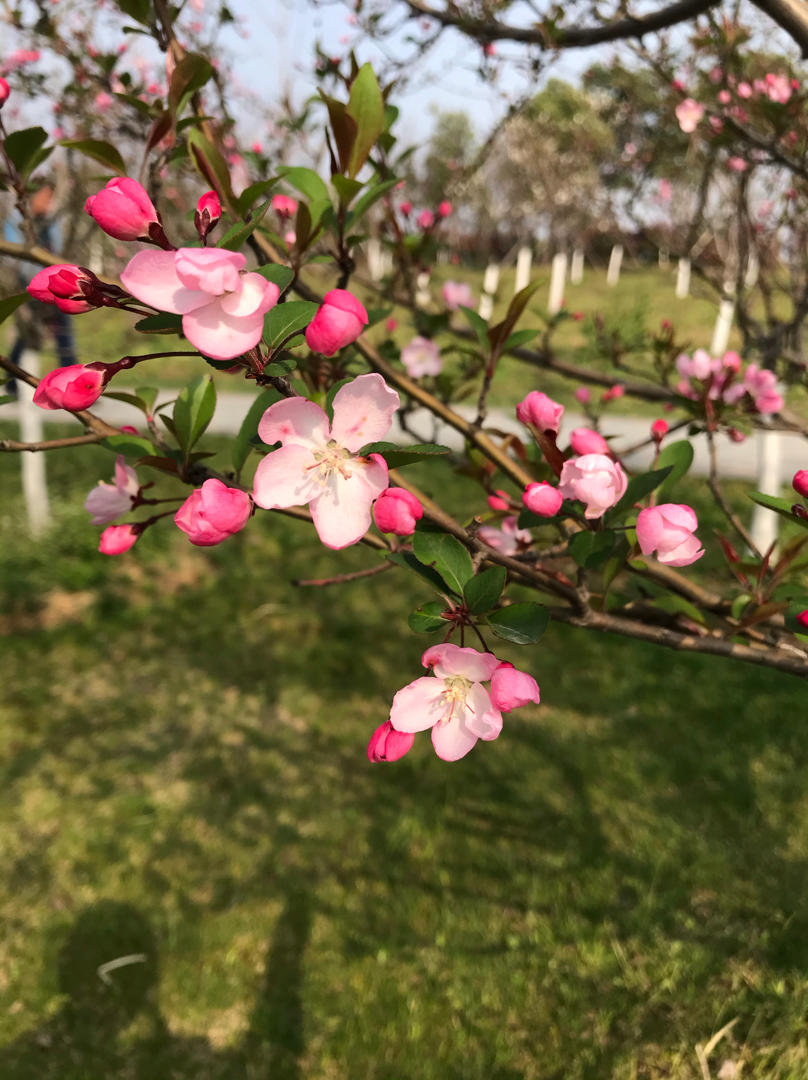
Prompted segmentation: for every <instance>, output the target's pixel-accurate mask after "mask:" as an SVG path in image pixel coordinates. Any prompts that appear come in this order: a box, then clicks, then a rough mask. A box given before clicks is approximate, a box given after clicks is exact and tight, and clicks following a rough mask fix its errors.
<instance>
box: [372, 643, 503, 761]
mask: <svg viewBox="0 0 808 1080" xmlns="http://www.w3.org/2000/svg"><path fill="white" fill-rule="evenodd" d="M421 662H422V663H423V665H424V667H425V668H431V669H432V672H433V673H432V675H427V676H424V677H422V678H420V679H416V680H415V681H414V682H411V683H409V685H407V686H405V687H403V689H401V690H399V691H398V693H397V694H396V696H395V697H394V698H393V705H392V708H391V709H390V723H391V724H392V726H393V727H394V728H395V730H396V731H401V732H405V733H407V734H415V733H416V732H418V731H427V730H428V729H429V728H431V729H432V745H433V746H434V747H435V753H436V754H437V755H438V757H439V758H442V759H443V761H457V760H458V759H459V758H462V757H465V755H466V754H467V753H468V752H469V750H471V748H472V747H473V746H474V744H475V743H476V742H477V740H478V739H485V740H491V739H496V737H497V736H498V735H499V733H500V731H501V730H502V713H501V711H500V710H499V709H498V708H496V706H495V705H494V703H493V702H492V700H491V695H490V694H489V692H488V690H486V689H485V687H484V686H483V683H484V682H487V681H488V680H489V679H490V678H491V676H492V675H493V674H494V672H495V671H496V670H497V668H498V667H499V660H498V659H497V658H496V656H494V655H493V654H492V653H481V652H478V651H477V650H476V649H469V648H461V647H460V646H459V645H449V644H447V645H433V646H432V648H431V649H427V650H426V652H425V653H424V655H423V657H422V660H421Z"/></svg>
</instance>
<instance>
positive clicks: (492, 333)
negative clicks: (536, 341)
mask: <svg viewBox="0 0 808 1080" xmlns="http://www.w3.org/2000/svg"><path fill="white" fill-rule="evenodd" d="M538 287H539V282H538V281H534V282H533V283H532V284H530V285H526V286H525V288H524V289H521V290H520V291H519V292H518V293H517V294H516V295H515V296H514V298H513V299H512V300H511V302H510V304H509V305H508V310H507V312H506V313H505V318H504V319H503V320H502V322H501V323H497V325H496V326H492V327H491V329H490V330H489V331H488V341H489V342H490V345H491V353H492V355H493V356H495V357H496V356H499V354H500V353H501V352H502V349H503V347H504V345H505V342H506V341H507V340H508V338H509V337H510V336H511V331H512V330H513V328H514V327H515V326H516V324H517V323H518V322H519V319H520V318H521V316H522V312H523V311H524V310H525V308H526V307H527V305H528V303H529V301H530V298H531V297H532V296H533V293H534V292H535V291H536V289H538Z"/></svg>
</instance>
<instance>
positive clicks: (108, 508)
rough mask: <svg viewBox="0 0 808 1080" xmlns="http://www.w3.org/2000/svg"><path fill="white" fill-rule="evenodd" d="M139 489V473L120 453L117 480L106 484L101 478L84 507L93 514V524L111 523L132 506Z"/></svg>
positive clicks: (116, 473)
mask: <svg viewBox="0 0 808 1080" xmlns="http://www.w3.org/2000/svg"><path fill="white" fill-rule="evenodd" d="M138 491H140V484H139V483H138V478H137V473H136V472H135V470H134V469H133V468H132V466H131V465H127V464H126V461H125V459H124V456H123V454H119V455H118V456H117V457H116V458H115V482H114V483H113V484H106V483H104V481H103V480H99V481H98V483H97V484H96V486H95V487H94V488H93V490H92V491H91V492H90V494H89V495H88V496H87V498H86V499H85V501H84V509H85V510H86V511H87V513H88V514H90V515H91V518H90V520H91V522H92V524H93V525H109V523H110V522H111V521H114V520H115V518H117V517H120V516H121V514H125V513H126V512H127V510H130V509H131V508H132V503H133V502H134V500H135V497H136V496H137V493H138Z"/></svg>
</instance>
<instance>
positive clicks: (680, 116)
mask: <svg viewBox="0 0 808 1080" xmlns="http://www.w3.org/2000/svg"><path fill="white" fill-rule="evenodd" d="M703 116H704V106H703V105H702V104H700V103H699V102H698V101H694V100H693V98H685V100H684V101H680V102H679V104H678V105H677V106H676V119H677V120H678V121H679V127H680V128H681V129H682V131H684V133H685V134H686V135H690V134H692V133H693V132H694V131H695V130H696V128H697V127H698V126H699V124H700V123H701V119H702V117H703Z"/></svg>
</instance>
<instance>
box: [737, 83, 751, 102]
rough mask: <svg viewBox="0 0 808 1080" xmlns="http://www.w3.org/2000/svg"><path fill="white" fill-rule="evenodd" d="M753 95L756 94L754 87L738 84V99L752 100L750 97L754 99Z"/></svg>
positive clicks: (747, 84)
mask: <svg viewBox="0 0 808 1080" xmlns="http://www.w3.org/2000/svg"><path fill="white" fill-rule="evenodd" d="M753 94H754V90H753V89H752V87H751V86H750V85H749V83H748V82H740V83H738V97H741V98H750V97H752V95H753Z"/></svg>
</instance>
